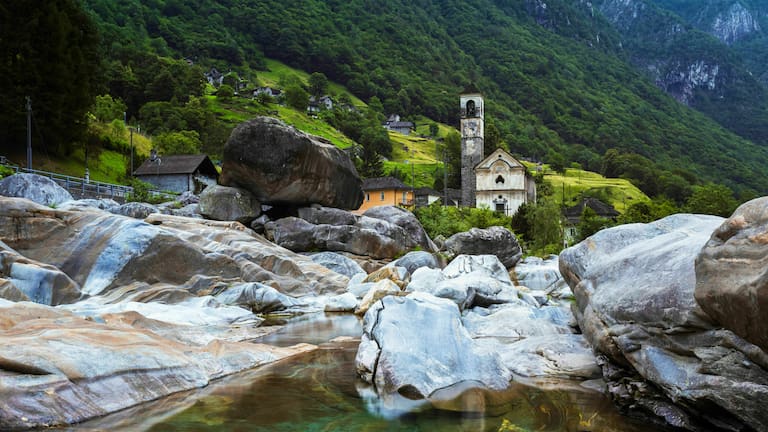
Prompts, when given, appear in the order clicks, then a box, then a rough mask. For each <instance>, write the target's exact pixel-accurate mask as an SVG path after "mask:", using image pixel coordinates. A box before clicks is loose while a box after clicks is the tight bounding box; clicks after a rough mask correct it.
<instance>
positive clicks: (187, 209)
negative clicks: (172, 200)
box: [171, 204, 203, 219]
mask: <svg viewBox="0 0 768 432" xmlns="http://www.w3.org/2000/svg"><path fill="white" fill-rule="evenodd" d="M171 214H172V215H174V216H184V217H189V218H195V219H202V217H203V215H201V214H200V204H187V205H185V206H184V207H182V208H178V209H172V210H171Z"/></svg>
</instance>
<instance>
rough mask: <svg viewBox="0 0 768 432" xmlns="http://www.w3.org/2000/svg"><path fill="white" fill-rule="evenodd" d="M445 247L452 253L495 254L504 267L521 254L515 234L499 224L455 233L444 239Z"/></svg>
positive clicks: (513, 263) (518, 258)
mask: <svg viewBox="0 0 768 432" xmlns="http://www.w3.org/2000/svg"><path fill="white" fill-rule="evenodd" d="M445 247H446V249H448V252H450V253H452V254H453V255H461V254H466V255H486V254H490V255H496V256H497V257H498V258H499V260H501V263H502V264H504V266H505V267H506V268H511V267H513V266H514V265H515V264H517V262H518V261H520V258H521V257H522V256H523V250H522V249H521V248H520V244H519V243H518V242H517V237H515V234H514V233H512V232H511V231H510V230H508V229H506V228H504V227H499V226H493V227H490V228H487V229H481V228H472V229H470V230H469V231H466V232H460V233H456V234H454V235H452V236H451V237H449V238H448V240H446V241H445Z"/></svg>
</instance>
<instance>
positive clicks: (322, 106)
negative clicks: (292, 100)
mask: <svg viewBox="0 0 768 432" xmlns="http://www.w3.org/2000/svg"><path fill="white" fill-rule="evenodd" d="M329 109H333V99H331V97H330V96H328V95H325V96H320V97H319V98H316V97H314V96H310V97H309V105H307V111H309V112H310V113H318V112H320V111H322V110H329Z"/></svg>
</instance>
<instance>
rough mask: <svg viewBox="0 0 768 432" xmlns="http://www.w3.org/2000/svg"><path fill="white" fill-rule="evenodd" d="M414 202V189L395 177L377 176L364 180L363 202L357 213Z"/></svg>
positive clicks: (407, 204)
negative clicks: (373, 208)
mask: <svg viewBox="0 0 768 432" xmlns="http://www.w3.org/2000/svg"><path fill="white" fill-rule="evenodd" d="M412 204H413V189H411V187H410V186H408V185H406V184H405V183H403V182H401V181H400V180H398V179H396V178H394V177H376V178H369V179H364V180H363V204H362V205H361V206H360V208H358V209H357V210H356V213H363V212H365V211H366V210H368V209H369V208H372V207H378V206H385V205H393V206H397V205H399V206H409V205H412Z"/></svg>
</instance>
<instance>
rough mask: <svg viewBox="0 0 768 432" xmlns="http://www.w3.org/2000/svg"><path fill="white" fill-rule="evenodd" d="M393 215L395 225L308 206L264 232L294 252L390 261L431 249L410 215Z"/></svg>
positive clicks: (278, 221)
mask: <svg viewBox="0 0 768 432" xmlns="http://www.w3.org/2000/svg"><path fill="white" fill-rule="evenodd" d="M377 214H378V213H377ZM385 214H388V215H391V214H392V211H389V212H385ZM395 214H396V215H397V217H394V218H392V219H393V220H394V222H389V221H387V220H385V219H377V218H373V217H368V216H357V215H354V214H352V213H349V212H347V211H344V210H340V209H333V208H327V207H319V206H316V207H307V208H301V209H299V210H298V215H299V217H293V216H289V217H285V218H281V219H278V220H275V221H270V222H267V223H266V224H264V230H265V235H266V237H267V238H268V239H269V240H271V241H273V242H275V243H276V244H278V245H280V246H282V247H284V248H287V249H290V250H292V251H294V252H311V251H317V250H321V251H332V252H348V253H351V254H355V255H362V256H367V257H371V258H375V259H381V258H387V259H392V258H395V257H397V256H400V255H403V254H405V253H406V252H408V251H410V250H411V249H414V248H417V247H423V246H425V245H426V246H428V247H432V248H433V247H434V245H432V242H431V240H429V237H428V236H427V235H426V233H425V232H424V228H422V227H421V224H420V223H419V222H418V220H416V218H415V217H414V216H413V214H411V213H410V212H408V211H407V210H402V209H398V210H397V211H396V213H395ZM398 223H400V224H402V225H404V226H405V228H403V227H401V226H400V225H398Z"/></svg>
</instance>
